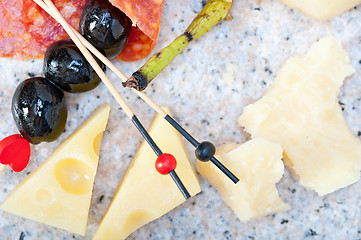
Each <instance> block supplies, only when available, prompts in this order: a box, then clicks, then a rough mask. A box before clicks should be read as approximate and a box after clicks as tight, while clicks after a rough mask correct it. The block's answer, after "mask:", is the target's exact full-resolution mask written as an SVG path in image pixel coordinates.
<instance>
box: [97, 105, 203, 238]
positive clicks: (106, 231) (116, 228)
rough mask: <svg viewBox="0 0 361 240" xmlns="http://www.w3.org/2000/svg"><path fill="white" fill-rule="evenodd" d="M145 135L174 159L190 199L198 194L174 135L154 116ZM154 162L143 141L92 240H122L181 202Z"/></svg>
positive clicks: (153, 154) (174, 186)
mask: <svg viewBox="0 0 361 240" xmlns="http://www.w3.org/2000/svg"><path fill="white" fill-rule="evenodd" d="M166 111H168V112H169V109H168V108H167V109H166ZM148 131H149V134H150V135H151V136H152V138H153V139H154V141H155V142H156V143H157V145H158V146H159V147H160V149H162V151H163V152H164V153H171V154H173V156H174V157H175V158H176V159H177V168H176V169H175V171H176V172H177V174H178V176H179V178H180V179H181V181H182V182H183V184H184V185H185V187H186V188H187V190H188V192H189V193H190V195H191V196H194V195H195V194H197V193H199V192H200V191H201V189H200V186H199V182H198V179H197V176H196V174H195V172H194V171H193V169H192V167H191V165H190V164H189V161H188V158H187V155H186V153H185V150H184V146H183V143H182V140H181V138H180V136H179V134H178V132H176V131H175V130H174V129H173V127H172V126H171V125H169V124H168V123H167V122H166V120H164V119H163V118H162V117H161V116H160V115H158V114H157V115H156V116H155V118H154V120H153V122H152V124H151V126H150V128H149V130H148ZM156 159H157V156H156V155H155V153H154V152H153V150H152V149H151V148H150V147H149V145H148V144H147V143H146V142H144V141H143V142H142V144H141V145H140V147H139V149H138V152H137V154H136V155H135V157H134V159H133V162H132V163H131V164H130V166H129V168H128V170H127V172H126V174H125V176H124V177H123V180H122V182H121V184H120V186H119V189H118V191H117V193H116V194H115V196H114V198H113V201H112V203H111V205H110V207H109V209H108V211H107V212H106V214H105V216H104V218H103V220H102V222H101V224H100V226H99V228H98V230H97V232H96V234H95V236H94V238H93V239H99V240H103V239H117V240H120V239H125V238H126V237H127V236H128V235H130V234H131V233H132V232H134V231H135V230H137V229H138V228H140V227H141V226H143V225H144V224H146V223H148V222H150V221H153V220H154V219H157V218H159V217H161V216H162V215H164V214H165V213H167V212H168V211H170V210H172V209H173V208H175V207H177V206H178V205H180V204H181V203H182V202H184V201H185V198H184V197H183V195H182V193H181V192H180V191H179V189H178V188H177V186H176V184H175V183H174V181H173V180H172V178H171V176H169V175H161V174H159V173H158V172H157V171H156V169H155V160H156Z"/></svg>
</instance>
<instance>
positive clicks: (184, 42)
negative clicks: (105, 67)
mask: <svg viewBox="0 0 361 240" xmlns="http://www.w3.org/2000/svg"><path fill="white" fill-rule="evenodd" d="M232 1H233V0H210V1H209V2H208V3H207V4H206V5H205V6H204V8H203V9H202V11H201V12H200V13H199V14H198V15H197V16H196V17H195V18H194V19H193V21H192V23H191V24H190V25H189V26H188V28H187V29H186V31H185V32H184V33H183V34H182V35H180V36H179V37H177V38H176V39H175V40H174V41H173V42H172V43H171V44H169V45H168V46H167V47H165V48H163V49H162V50H160V51H159V52H157V53H155V54H154V55H153V56H152V57H151V58H149V60H148V61H147V62H146V63H145V64H144V65H143V66H142V67H141V68H140V69H138V71H136V72H134V73H133V74H132V76H131V77H130V78H129V79H128V80H127V81H126V82H125V83H123V86H124V87H132V88H135V89H137V90H138V91H142V90H144V89H145V88H146V87H147V85H148V84H149V83H150V82H151V81H152V80H153V79H154V78H155V77H156V76H157V75H158V74H159V73H160V72H161V71H163V69H164V68H166V67H167V66H168V64H169V63H170V62H171V61H172V60H173V59H174V58H175V57H176V56H178V54H180V53H181V52H182V51H183V50H184V49H185V48H186V47H187V46H188V44H189V43H190V42H191V41H193V40H194V39H198V38H200V37H202V36H203V35H204V34H205V33H206V32H208V31H209V30H210V29H211V28H212V27H213V26H215V25H216V24H217V23H219V22H221V21H222V20H223V19H224V18H225V17H226V16H227V14H228V12H229V10H230V8H231V6H232Z"/></svg>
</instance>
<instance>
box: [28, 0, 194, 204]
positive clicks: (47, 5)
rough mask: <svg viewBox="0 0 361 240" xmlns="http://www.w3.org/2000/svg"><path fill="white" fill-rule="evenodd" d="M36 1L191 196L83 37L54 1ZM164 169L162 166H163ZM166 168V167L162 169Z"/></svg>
mask: <svg viewBox="0 0 361 240" xmlns="http://www.w3.org/2000/svg"><path fill="white" fill-rule="evenodd" d="M33 1H34V2H35V3H37V4H38V5H39V6H40V7H41V8H43V9H44V10H45V11H46V12H47V13H48V14H50V15H51V16H52V17H53V18H54V19H55V20H57V21H58V22H59V23H60V24H61V25H62V26H63V28H64V30H65V31H66V32H67V33H68V35H69V36H70V37H71V39H72V40H73V41H74V43H75V44H76V45H77V47H78V48H79V50H80V51H81V52H82V54H83V55H84V57H85V58H86V59H87V60H88V62H89V63H90V65H91V66H92V67H93V69H94V70H95V71H96V73H97V74H98V75H99V77H100V78H101V80H102V81H103V82H104V84H105V86H106V87H107V88H108V90H109V91H110V92H111V94H112V95H113V96H114V97H115V99H116V100H117V102H118V103H119V104H120V105H121V107H122V108H123V109H124V111H125V113H126V115H127V116H128V117H129V118H130V119H131V121H132V123H133V124H134V125H135V127H136V128H137V129H138V130H139V132H140V133H141V134H142V136H143V137H144V139H145V140H146V141H147V143H148V144H149V145H150V147H151V148H152V149H153V151H154V152H155V154H156V155H157V157H158V159H159V161H160V162H161V163H162V164H166V165H168V168H167V169H166V170H167V171H168V172H167V173H166V174H169V175H170V176H171V177H172V179H173V180H174V182H175V184H176V185H177V187H178V188H179V190H180V191H181V193H182V194H183V196H184V198H185V199H188V198H190V197H191V196H190V194H189V192H188V190H187V189H186V187H185V186H184V185H183V183H182V181H181V180H180V179H179V177H178V175H177V174H176V172H175V170H174V168H175V166H176V162H175V159H174V157H171V154H165V153H163V152H162V151H161V150H160V149H159V147H158V146H157V144H156V143H155V142H154V141H153V139H152V137H151V136H150V135H149V134H148V132H147V130H146V129H145V128H144V127H143V125H142V124H141V122H140V121H139V120H138V118H137V117H136V115H135V114H134V113H133V112H132V110H131V109H130V107H129V106H128V104H127V103H126V102H125V101H124V99H123V98H122V97H121V95H120V94H119V92H118V91H117V90H116V88H115V87H114V85H113V84H112V83H111V81H110V80H109V79H108V77H107V76H106V75H105V73H104V72H103V70H102V69H101V68H100V67H99V65H98V63H97V62H96V61H95V59H94V58H93V56H92V55H91V53H90V52H89V51H88V50H87V48H86V47H85V46H84V45H83V43H82V41H81V40H80V39H81V38H78V36H77V34H76V33H75V32H76V31H75V30H74V29H73V28H72V27H71V26H70V25H69V24H68V23H67V22H66V21H65V19H64V18H63V17H62V16H61V14H60V12H59V11H58V9H57V8H56V7H55V5H54V4H53V2H52V1H51V0H44V1H43V0H33ZM161 169H162V168H161ZM162 170H164V169H162ZM160 173H161V174H164V173H165V172H163V171H162V172H160Z"/></svg>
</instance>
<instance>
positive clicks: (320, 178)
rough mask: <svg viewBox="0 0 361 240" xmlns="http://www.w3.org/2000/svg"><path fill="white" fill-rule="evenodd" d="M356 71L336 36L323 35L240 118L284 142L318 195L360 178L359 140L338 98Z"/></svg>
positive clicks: (256, 132)
mask: <svg viewBox="0 0 361 240" xmlns="http://www.w3.org/2000/svg"><path fill="white" fill-rule="evenodd" d="M354 71H355V69H354V68H353V67H352V66H351V65H350V59H349V57H348V55H347V53H346V52H345V51H344V50H343V48H342V46H341V44H340V43H339V42H338V41H337V39H335V38H334V37H325V38H322V39H321V40H320V41H319V42H317V43H316V44H314V46H313V47H312V48H311V49H310V50H309V52H308V53H307V54H306V55H305V56H301V57H294V58H291V59H289V60H288V61H287V62H286V63H285V64H284V66H283V67H282V69H281V70H280V72H279V73H278V75H277V77H276V80H275V82H274V83H273V85H272V86H271V88H270V89H269V90H268V91H267V92H266V94H265V96H263V97H262V98H261V99H260V100H258V101H257V102H255V103H253V104H250V105H248V106H246V107H245V109H244V111H243V113H242V115H241V116H240V118H239V124H240V125H241V126H244V127H245V128H246V130H247V132H249V133H251V134H252V136H253V137H262V138H266V139H269V140H272V141H275V142H278V143H280V144H281V145H282V147H283V148H284V149H285V158H284V162H285V164H286V165H287V166H288V167H289V169H290V170H291V171H292V172H293V173H294V174H295V175H296V176H297V178H299V180H300V183H301V185H303V186H304V187H306V188H307V189H313V190H315V191H316V192H317V193H318V194H319V195H325V194H328V193H331V192H333V191H336V190H337V189H339V188H342V187H346V186H348V185H350V184H352V183H354V182H356V181H358V179H359V177H360V170H361V143H360V141H359V140H358V139H357V138H356V137H355V136H353V134H352V132H351V131H350V130H349V128H348V127H347V124H346V122H345V120H344V118H343V115H342V111H341V108H340V106H339V104H338V98H337V96H338V93H339V88H340V87H341V85H342V83H343V80H344V78H345V77H347V76H349V75H351V74H352V73H353V72H354Z"/></svg>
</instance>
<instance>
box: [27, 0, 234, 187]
mask: <svg viewBox="0 0 361 240" xmlns="http://www.w3.org/2000/svg"><path fill="white" fill-rule="evenodd" d="M34 1H35V2H36V3H37V4H38V5H39V6H40V7H42V8H43V9H44V10H45V11H46V12H47V13H48V14H49V15H51V16H52V17H53V18H54V19H56V20H57V21H58V22H60V21H61V22H65V23H66V26H67V29H68V31H70V32H72V35H75V36H76V37H77V38H78V40H79V41H80V42H81V43H82V44H83V45H84V46H85V47H86V48H87V49H89V50H90V51H91V52H92V53H93V54H94V55H95V56H96V57H97V58H98V59H99V60H100V61H102V62H103V63H104V64H105V65H106V66H107V67H108V68H109V69H110V70H112V71H113V72H114V74H115V75H117V76H118V77H119V78H120V79H121V80H122V81H123V82H125V81H126V80H127V79H128V77H127V76H126V75H125V74H124V73H123V72H121V71H120V70H119V69H118V68H117V67H116V66H115V65H114V64H113V63H111V62H110V61H109V59H107V58H106V57H105V56H104V55H103V54H102V53H100V52H99V51H98V50H97V49H96V48H95V47H94V46H93V45H92V44H90V43H89V42H88V41H87V40H86V39H85V38H84V37H83V36H82V35H81V34H80V33H78V32H77V31H76V30H75V29H74V28H73V27H72V26H70V25H69V24H68V23H67V22H66V21H65V20H64V19H63V18H62V17H61V14H60V13H59V12H58V10H57V9H56V7H55V6H54V5H53V4H52V2H51V1H50V0H44V1H45V2H48V1H49V2H51V4H52V5H53V6H54V7H53V8H55V10H56V11H57V12H58V13H59V15H60V16H54V14H52V12H51V11H50V10H49V9H48V8H47V6H46V5H45V4H44V3H43V1H42V0H34ZM59 18H60V19H59ZM61 22H60V23H61ZM68 34H69V33H68ZM69 35H70V34H69ZM74 42H75V41H74ZM85 57H86V56H85ZM96 65H97V64H96ZM100 70H101V69H100ZM101 72H102V71H101ZM104 75H105V74H104ZM106 79H107V80H108V81H109V82H110V80H109V79H108V78H106ZM110 84H111V83H110ZM114 89H115V88H114ZM132 90H133V91H134V92H135V93H136V94H138V96H139V97H140V98H142V99H143V100H144V101H145V102H146V103H147V104H148V105H149V106H150V107H151V108H153V109H154V110H155V111H156V112H157V113H158V114H160V115H161V116H162V117H163V118H164V119H165V120H167V121H168V123H169V124H171V125H172V126H173V127H174V128H175V129H176V130H177V131H178V132H179V133H181V134H182V135H183V136H184V137H185V138H186V139H187V140H188V141H189V142H190V143H191V144H192V145H193V146H194V147H195V148H198V147H199V145H200V143H199V142H198V141H197V140H196V139H195V138H194V137H192V135H190V134H189V133H188V132H187V131H186V130H185V129H184V128H182V126H180V124H179V123H177V122H176V121H175V120H174V119H173V118H172V117H171V116H169V115H168V114H167V113H166V112H165V111H164V110H163V109H162V108H161V107H160V106H159V105H157V104H156V103H155V102H154V101H153V100H152V99H151V98H150V97H148V96H147V95H146V94H145V93H144V92H141V91H137V90H135V89H134V88H132ZM111 93H112V92H111ZM116 94H117V95H119V93H118V92H116ZM209 160H210V161H211V162H212V163H213V164H215V165H216V166H217V167H218V168H219V170H221V171H222V172H223V173H224V174H225V175H227V177H228V178H229V179H231V180H232V181H233V182H234V183H237V182H238V181H239V179H238V178H237V177H236V176H235V175H234V174H233V173H232V172H231V171H229V170H228V169H227V168H226V167H225V166H224V165H223V164H222V163H221V162H219V161H218V159H216V158H215V157H214V156H212V157H210V159H209Z"/></svg>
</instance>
